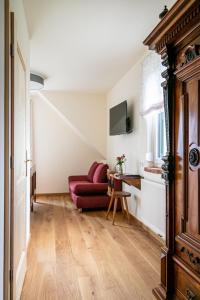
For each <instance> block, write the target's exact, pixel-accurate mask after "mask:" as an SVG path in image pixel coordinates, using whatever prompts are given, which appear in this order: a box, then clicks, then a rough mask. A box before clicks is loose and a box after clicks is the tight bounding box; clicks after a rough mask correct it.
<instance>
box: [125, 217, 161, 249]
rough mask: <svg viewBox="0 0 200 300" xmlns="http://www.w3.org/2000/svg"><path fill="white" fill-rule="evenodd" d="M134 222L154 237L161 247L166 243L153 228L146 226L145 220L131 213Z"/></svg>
mask: <svg viewBox="0 0 200 300" xmlns="http://www.w3.org/2000/svg"><path fill="white" fill-rule="evenodd" d="M130 216H131V219H132V222H133V223H135V224H136V225H137V226H139V227H141V228H142V229H143V230H144V231H145V232H146V233H147V234H148V235H149V236H150V238H152V239H153V240H154V241H155V242H156V243H158V244H159V246H160V247H163V246H164V245H165V241H164V240H163V239H162V238H161V237H160V236H159V235H157V234H156V233H155V232H154V231H153V230H152V229H151V228H149V227H148V226H146V225H145V224H144V223H143V222H141V221H140V220H138V219H137V218H136V217H135V216H134V215H132V214H131V213H130Z"/></svg>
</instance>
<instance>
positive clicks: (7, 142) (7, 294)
mask: <svg viewBox="0 0 200 300" xmlns="http://www.w3.org/2000/svg"><path fill="white" fill-rule="evenodd" d="M4 4H5V85H4V86H5V100H4V101H5V102H4V118H5V122H4V126H5V130H4V151H5V156H4V299H5V300H9V299H11V281H12V272H11V266H10V236H11V231H10V200H11V199H10V192H11V169H10V155H11V148H10V147H11V136H10V134H11V123H10V122H11V107H10V106H11V88H10V82H11V69H10V65H11V55H10V54H11V53H10V49H11V48H10V47H11V41H10V6H9V0H4Z"/></svg>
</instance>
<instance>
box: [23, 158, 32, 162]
mask: <svg viewBox="0 0 200 300" xmlns="http://www.w3.org/2000/svg"><path fill="white" fill-rule="evenodd" d="M29 161H32V159H26V160H25V161H24V162H25V163H27V162H29Z"/></svg>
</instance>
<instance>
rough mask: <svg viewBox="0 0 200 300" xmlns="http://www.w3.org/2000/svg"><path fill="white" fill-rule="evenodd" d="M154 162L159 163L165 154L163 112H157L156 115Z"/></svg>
mask: <svg viewBox="0 0 200 300" xmlns="http://www.w3.org/2000/svg"><path fill="white" fill-rule="evenodd" d="M155 138H156V141H155V145H156V151H155V157H156V161H157V162H158V161H161V160H162V157H163V156H164V155H165V153H166V132H165V115H164V112H159V113H158V114H157V115H156V135H155Z"/></svg>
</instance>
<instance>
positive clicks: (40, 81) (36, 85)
mask: <svg viewBox="0 0 200 300" xmlns="http://www.w3.org/2000/svg"><path fill="white" fill-rule="evenodd" d="M43 87H44V78H43V77H42V76H40V75H36V74H33V73H31V74H30V90H31V91H36V90H41V89H43Z"/></svg>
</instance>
